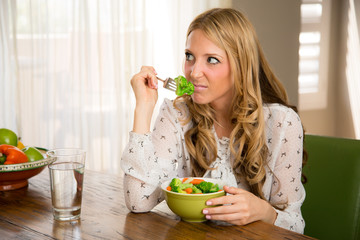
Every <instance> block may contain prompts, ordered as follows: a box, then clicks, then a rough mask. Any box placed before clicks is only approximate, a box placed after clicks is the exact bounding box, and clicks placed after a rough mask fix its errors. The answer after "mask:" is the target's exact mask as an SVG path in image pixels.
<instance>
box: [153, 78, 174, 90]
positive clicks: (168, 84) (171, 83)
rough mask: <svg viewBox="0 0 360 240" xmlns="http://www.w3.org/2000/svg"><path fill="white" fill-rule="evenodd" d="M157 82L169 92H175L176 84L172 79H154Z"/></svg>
mask: <svg viewBox="0 0 360 240" xmlns="http://www.w3.org/2000/svg"><path fill="white" fill-rule="evenodd" d="M156 78H157V79H158V80H160V81H162V82H163V83H164V88H166V89H168V90H171V91H174V92H175V91H176V88H177V87H176V82H175V80H174V79H172V78H166V79H165V80H163V79H161V78H159V77H156Z"/></svg>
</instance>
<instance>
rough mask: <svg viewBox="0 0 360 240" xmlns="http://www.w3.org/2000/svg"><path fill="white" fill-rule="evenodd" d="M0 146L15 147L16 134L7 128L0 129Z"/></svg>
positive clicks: (16, 142)
mask: <svg viewBox="0 0 360 240" xmlns="http://www.w3.org/2000/svg"><path fill="white" fill-rule="evenodd" d="M0 144H8V145H12V146H15V147H16V146H17V144H18V138H17V136H16V133H14V132H13V131H11V130H10V129H7V128H0Z"/></svg>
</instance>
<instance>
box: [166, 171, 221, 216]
mask: <svg viewBox="0 0 360 240" xmlns="http://www.w3.org/2000/svg"><path fill="white" fill-rule="evenodd" d="M194 178H196V179H203V180H204V181H207V182H212V183H214V184H218V185H219V188H220V189H221V190H222V189H223V186H224V185H226V184H225V183H224V182H223V181H222V180H220V179H212V178H201V177H194ZM182 179H183V178H180V180H182ZM170 182H171V180H168V181H166V182H163V183H162V184H161V189H162V191H163V192H164V196H165V200H166V203H167V205H168V206H169V208H170V209H171V211H172V212H173V213H175V214H176V215H178V216H179V217H181V219H182V220H184V221H186V222H204V221H206V220H207V219H206V218H205V215H204V214H203V213H202V210H203V209H204V208H209V207H214V206H207V205H206V201H207V200H209V199H212V198H217V197H221V196H224V195H225V192H224V191H219V192H215V193H204V194H184V193H177V192H172V191H169V190H167V189H166V188H167V187H168V186H169V184H170Z"/></svg>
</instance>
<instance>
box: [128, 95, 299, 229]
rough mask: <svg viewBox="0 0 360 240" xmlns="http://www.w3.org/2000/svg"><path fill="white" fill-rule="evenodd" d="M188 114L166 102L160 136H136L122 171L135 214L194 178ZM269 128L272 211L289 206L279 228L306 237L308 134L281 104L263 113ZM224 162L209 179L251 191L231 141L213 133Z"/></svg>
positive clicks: (267, 107) (159, 122)
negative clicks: (179, 180)
mask: <svg viewBox="0 0 360 240" xmlns="http://www.w3.org/2000/svg"><path fill="white" fill-rule="evenodd" d="M181 107H182V111H179V110H177V109H175V108H174V106H173V101H170V100H168V99H165V101H164V103H163V104H162V106H161V108H160V113H159V116H158V118H157V120H156V123H155V127H154V130H153V131H152V132H151V133H148V134H137V133H134V132H130V139H129V143H128V145H127V146H126V148H125V150H124V152H123V155H122V159H121V168H122V169H123V171H124V172H125V177H124V191H125V199H126V205H127V207H128V208H129V210H131V211H133V212H147V211H150V210H151V209H152V208H153V207H155V206H156V205H157V204H158V203H160V202H161V201H163V199H164V197H163V195H162V192H161V189H160V185H161V183H162V182H164V181H166V180H169V179H172V178H174V177H188V176H190V175H191V165H190V155H189V152H188V151H187V149H186V146H185V138H184V135H185V133H186V131H187V130H188V129H189V128H190V127H191V124H192V123H188V124H186V125H183V124H182V123H181V121H180V120H181V119H184V116H183V115H184V114H189V112H188V109H187V107H186V106H185V104H183V105H182V106H181ZM263 109H264V118H265V123H266V129H265V134H266V144H267V146H268V149H269V157H268V166H267V167H266V180H265V183H264V186H263V189H262V190H263V193H264V196H265V198H266V200H268V201H269V202H270V203H271V204H272V205H274V204H275V205H277V204H281V203H287V205H286V208H285V209H284V210H277V209H275V210H276V212H277V213H278V215H277V219H276V221H275V225H276V226H279V227H282V228H286V229H289V230H292V231H295V232H299V233H303V231H304V227H305V222H304V219H303V218H302V215H301V209H300V208H301V205H302V203H303V201H304V199H305V189H304V187H303V185H302V183H301V172H302V152H303V129H302V125H301V121H300V118H299V116H298V115H297V114H296V112H295V111H293V110H292V109H290V108H288V107H285V106H283V105H280V104H266V105H264V107H263ZM212 131H213V133H214V136H215V139H216V142H217V151H218V157H217V159H216V161H214V162H213V163H212V166H211V167H214V168H215V169H214V170H212V171H207V173H205V176H204V177H209V178H217V179H222V180H224V181H225V182H227V185H228V186H234V187H238V188H242V189H245V190H249V186H248V184H247V182H246V181H245V178H242V179H240V180H238V181H237V180H236V178H235V175H234V173H233V169H232V167H231V157H230V156H231V154H230V147H229V138H226V137H223V138H221V139H219V138H218V137H217V135H216V132H215V129H214V127H213V129H212Z"/></svg>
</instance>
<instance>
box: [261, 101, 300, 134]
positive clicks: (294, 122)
mask: <svg viewBox="0 0 360 240" xmlns="http://www.w3.org/2000/svg"><path fill="white" fill-rule="evenodd" d="M263 109H264V119H265V123H266V126H267V128H268V130H270V129H273V130H274V129H276V130H280V129H284V128H285V127H288V126H293V127H296V128H302V124H301V119H300V117H299V115H298V114H297V113H296V112H295V111H294V110H293V109H292V108H290V107H287V106H284V105H282V104H277V103H272V104H264V106H263Z"/></svg>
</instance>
